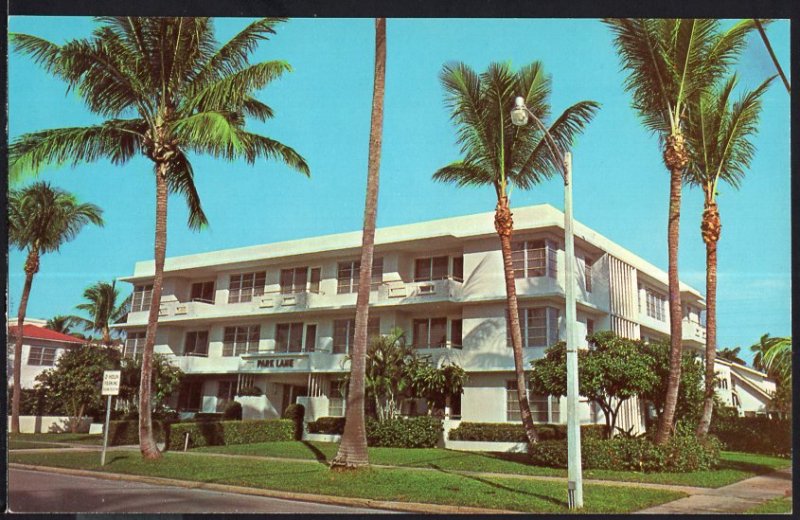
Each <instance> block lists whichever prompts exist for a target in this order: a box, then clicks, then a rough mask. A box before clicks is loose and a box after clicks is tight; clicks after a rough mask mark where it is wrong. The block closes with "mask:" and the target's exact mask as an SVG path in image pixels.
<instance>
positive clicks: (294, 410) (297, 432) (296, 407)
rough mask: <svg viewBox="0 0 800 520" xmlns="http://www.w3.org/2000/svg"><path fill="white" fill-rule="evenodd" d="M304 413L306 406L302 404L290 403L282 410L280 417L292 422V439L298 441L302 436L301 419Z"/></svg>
mask: <svg viewBox="0 0 800 520" xmlns="http://www.w3.org/2000/svg"><path fill="white" fill-rule="evenodd" d="M305 415H306V407H305V406H303V405H302V404H290V405H289V406H287V407H286V410H284V411H283V416H282V417H281V418H282V419H288V420H290V421H292V423H293V424H294V440H296V441H299V440H300V439H302V438H303V419H304V418H305Z"/></svg>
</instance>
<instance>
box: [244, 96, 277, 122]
mask: <svg viewBox="0 0 800 520" xmlns="http://www.w3.org/2000/svg"><path fill="white" fill-rule="evenodd" d="M242 111H244V113H245V114H247V115H249V116H252V117H254V118H256V119H258V120H259V121H267V120H269V119H272V118H273V117H275V113H274V112H273V111H272V108H271V107H269V106H268V105H265V104H264V103H262V102H261V101H259V100H257V99H256V98H254V97H249V96H248V97H245V100H244V102H243V103H242Z"/></svg>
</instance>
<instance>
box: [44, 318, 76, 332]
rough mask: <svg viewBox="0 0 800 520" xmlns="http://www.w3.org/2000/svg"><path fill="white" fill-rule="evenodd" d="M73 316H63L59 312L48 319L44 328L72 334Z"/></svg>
mask: <svg viewBox="0 0 800 520" xmlns="http://www.w3.org/2000/svg"><path fill="white" fill-rule="evenodd" d="M72 318H73V317H72V316H63V315H61V314H58V315H56V316H53V317H52V318H50V319H49V320H47V323H45V325H44V328H46V329H50V330H54V331H56V332H60V333H61V334H72V330H71V329H72V327H73V326H74V322H73V319H72Z"/></svg>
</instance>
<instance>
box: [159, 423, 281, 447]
mask: <svg viewBox="0 0 800 520" xmlns="http://www.w3.org/2000/svg"><path fill="white" fill-rule="evenodd" d="M187 432H188V433H189V447H190V448H194V447H199V446H230V445H232V444H252V443H256V442H273V441H290V440H292V439H294V424H293V423H292V421H289V420H286V419H265V420H258V421H196V422H187V423H175V424H173V425H172V426H171V427H170V435H169V441H170V442H169V444H168V447H169V449H175V450H182V449H183V443H184V435H185V434H186V433H187Z"/></svg>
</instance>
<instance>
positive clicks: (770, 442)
mask: <svg viewBox="0 0 800 520" xmlns="http://www.w3.org/2000/svg"><path fill="white" fill-rule="evenodd" d="M709 432H710V433H712V434H714V435H716V436H717V437H718V438H719V440H720V441H722V443H723V444H724V445H725V448H726V449H728V450H731V451H745V452H749V453H761V454H765V455H774V456H777V457H791V455H792V422H791V420H789V419H770V418H768V417H738V416H722V415H720V416H715V417H714V418H713V419H712V420H711V428H710V429H709Z"/></svg>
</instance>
